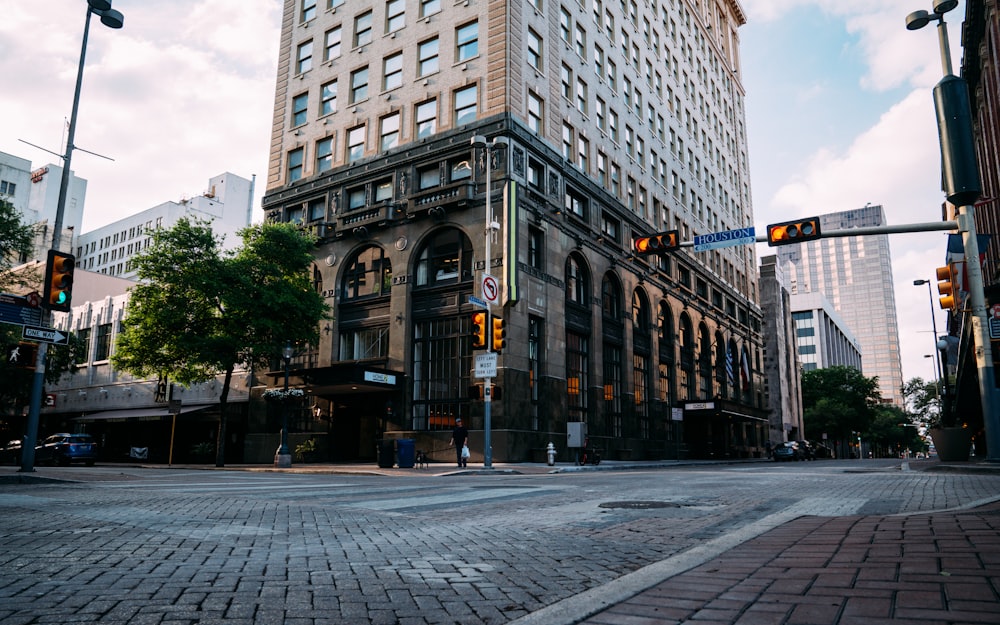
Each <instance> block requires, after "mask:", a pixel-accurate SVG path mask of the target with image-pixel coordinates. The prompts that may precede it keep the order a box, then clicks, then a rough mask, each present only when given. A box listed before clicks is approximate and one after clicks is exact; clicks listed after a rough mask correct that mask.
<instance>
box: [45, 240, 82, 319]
mask: <svg viewBox="0 0 1000 625" xmlns="http://www.w3.org/2000/svg"><path fill="white" fill-rule="evenodd" d="M75 267H76V258H74V257H73V255H72V254H67V253H65V252H59V251H57V250H49V257H48V261H47V262H46V264H45V295H44V297H43V298H42V305H43V306H45V307H46V308H48V309H49V310H59V311H62V312H69V307H70V303H71V302H72V301H73V269H74V268H75Z"/></svg>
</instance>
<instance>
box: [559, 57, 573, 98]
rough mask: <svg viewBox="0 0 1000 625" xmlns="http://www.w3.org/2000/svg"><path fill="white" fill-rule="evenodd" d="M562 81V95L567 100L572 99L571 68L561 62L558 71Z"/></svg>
mask: <svg viewBox="0 0 1000 625" xmlns="http://www.w3.org/2000/svg"><path fill="white" fill-rule="evenodd" d="M559 76H560V80H561V81H562V96H563V97H564V98H566V99H567V100H570V101H572V100H573V70H572V69H570V68H569V66H568V65H566V64H563V66H562V69H561V70H560V73H559Z"/></svg>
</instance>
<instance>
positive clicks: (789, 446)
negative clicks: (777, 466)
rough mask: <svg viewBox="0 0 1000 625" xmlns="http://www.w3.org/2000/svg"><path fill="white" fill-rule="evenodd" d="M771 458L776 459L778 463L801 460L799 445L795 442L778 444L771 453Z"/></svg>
mask: <svg viewBox="0 0 1000 625" xmlns="http://www.w3.org/2000/svg"><path fill="white" fill-rule="evenodd" d="M771 457H772V458H774V460H775V461H776V462H778V461H781V460H801V459H802V458H801V456H800V452H799V444H798V443H796V442H795V441H788V442H786V443H778V444H777V445H775V446H774V450H773V451H772V452H771Z"/></svg>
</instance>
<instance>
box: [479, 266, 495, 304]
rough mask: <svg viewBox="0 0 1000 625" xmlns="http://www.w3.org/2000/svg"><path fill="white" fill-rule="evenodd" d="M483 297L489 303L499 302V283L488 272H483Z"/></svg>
mask: <svg viewBox="0 0 1000 625" xmlns="http://www.w3.org/2000/svg"><path fill="white" fill-rule="evenodd" d="M481 286H482V293H483V299H484V300H486V301H487V302H489V303H490V304H493V305H496V304H497V303H499V302H500V283H499V282H497V279H496V278H494V277H493V276H491V275H490V274H488V273H484V274H483V282H482V285H481Z"/></svg>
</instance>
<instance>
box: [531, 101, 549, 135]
mask: <svg viewBox="0 0 1000 625" xmlns="http://www.w3.org/2000/svg"><path fill="white" fill-rule="evenodd" d="M544 106H545V104H544V103H543V102H542V99H541V98H539V97H538V96H537V95H535V94H534V93H532V92H530V91H529V92H528V129H529V130H531V131H532V132H534V133H535V134H537V135H541V134H542V115H543V112H544Z"/></svg>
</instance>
